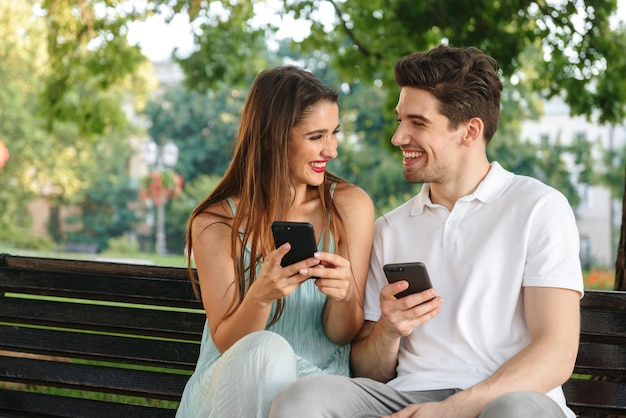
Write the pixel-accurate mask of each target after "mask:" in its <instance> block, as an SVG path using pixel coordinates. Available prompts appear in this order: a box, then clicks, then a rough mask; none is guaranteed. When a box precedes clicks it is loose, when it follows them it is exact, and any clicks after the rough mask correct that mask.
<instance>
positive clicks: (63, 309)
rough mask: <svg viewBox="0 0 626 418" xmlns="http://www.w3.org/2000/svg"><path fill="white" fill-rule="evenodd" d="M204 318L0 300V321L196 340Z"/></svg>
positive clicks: (39, 301)
mask: <svg viewBox="0 0 626 418" xmlns="http://www.w3.org/2000/svg"><path fill="white" fill-rule="evenodd" d="M205 319H206V316H205V315H204V314H203V313H201V312H198V313H195V312H172V311H160V310H152V309H139V308H126V307H117V306H99V305H90V304H81V303H65V302H61V301H59V302H57V301H47V300H28V301H25V300H23V299H19V298H15V299H14V298H6V297H5V298H3V299H0V322H9V323H17V324H30V325H38V326H49V327H59V328H71V329H77V330H89V331H98V332H111V333H120V334H131V335H142V336H149V337H162V338H177V339H190V340H197V339H198V338H200V336H201V334H202V327H203V326H204V321H205Z"/></svg>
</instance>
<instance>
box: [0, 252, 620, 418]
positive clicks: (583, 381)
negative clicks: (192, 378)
mask: <svg viewBox="0 0 626 418" xmlns="http://www.w3.org/2000/svg"><path fill="white" fill-rule="evenodd" d="M581 306H582V330H581V343H580V351H579V355H578V359H577V362H576V369H575V373H576V374H575V375H574V376H572V379H570V380H569V381H568V382H567V383H566V384H565V385H564V389H565V393H566V398H567V399H568V403H569V404H570V406H571V408H572V409H573V410H574V411H575V412H576V413H577V414H579V415H580V416H581V417H608V416H626V383H625V378H626V292H611V291H591V290H590V291H587V294H586V296H585V297H584V298H583V299H582V305H581ZM204 320H205V316H204V313H203V311H202V309H201V305H200V304H199V303H198V302H197V301H196V300H195V298H194V295H193V292H192V290H191V286H190V284H189V280H188V278H187V271H186V269H184V268H180V267H155V266H146V265H133V264H116V263H107V262H94V261H74V260H58V259H45V258H36V257H20V256H11V255H0V417H27V416H28V417H30V416H36V417H92V418H98V417H107V418H109V417H120V418H125V417H173V416H174V415H175V409H176V407H177V405H178V401H179V400H180V396H181V394H182V390H183V388H184V385H185V383H186V381H187V379H188V378H189V375H190V374H191V372H192V371H193V369H194V366H195V362H196V360H197V356H198V352H199V341H200V338H201V334H202V327H203V324H204Z"/></svg>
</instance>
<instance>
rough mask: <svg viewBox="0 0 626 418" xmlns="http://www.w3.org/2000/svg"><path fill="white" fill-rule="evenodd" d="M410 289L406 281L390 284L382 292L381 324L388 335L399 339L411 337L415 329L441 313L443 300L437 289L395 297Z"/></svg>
mask: <svg viewBox="0 0 626 418" xmlns="http://www.w3.org/2000/svg"><path fill="white" fill-rule="evenodd" d="M408 287H409V284H408V282H407V281H405V280H401V281H399V282H395V283H391V284H388V285H387V286H385V287H383V289H382V290H381V292H380V309H381V317H380V319H379V321H378V322H379V324H380V325H381V326H382V327H383V329H384V331H385V332H386V333H390V334H395V335H396V336H398V337H406V336H407V335H411V333H412V332H413V329H415V328H416V327H418V326H420V325H422V324H423V323H425V322H426V321H429V320H431V319H432V318H434V317H435V316H437V314H438V313H439V312H440V311H441V304H442V303H443V299H442V298H441V297H440V296H437V291H436V290H435V289H427V290H424V291H423V292H420V293H415V294H412V295H408V296H405V297H403V298H400V299H397V298H396V297H395V295H396V294H397V293H399V292H401V291H403V290H405V289H407V288H408Z"/></svg>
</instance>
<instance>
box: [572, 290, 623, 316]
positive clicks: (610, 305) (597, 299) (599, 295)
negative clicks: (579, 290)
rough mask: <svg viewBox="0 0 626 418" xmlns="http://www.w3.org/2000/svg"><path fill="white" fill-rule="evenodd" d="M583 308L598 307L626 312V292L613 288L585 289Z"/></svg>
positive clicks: (603, 309)
mask: <svg viewBox="0 0 626 418" xmlns="http://www.w3.org/2000/svg"><path fill="white" fill-rule="evenodd" d="M580 306H581V307H582V309H583V310H588V309H598V310H601V311H616V312H623V313H626V292H624V291H613V290H585V296H584V297H583V298H582V299H581V300H580Z"/></svg>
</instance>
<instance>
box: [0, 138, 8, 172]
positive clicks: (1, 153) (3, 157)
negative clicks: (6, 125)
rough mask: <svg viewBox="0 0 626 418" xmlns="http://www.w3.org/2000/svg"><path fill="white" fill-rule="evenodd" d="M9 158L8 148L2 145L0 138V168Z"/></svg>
mask: <svg viewBox="0 0 626 418" xmlns="http://www.w3.org/2000/svg"><path fill="white" fill-rule="evenodd" d="M8 159H9V149H8V148H7V147H6V145H4V142H2V140H1V139H0V168H2V167H4V165H5V164H6V162H7V160H8Z"/></svg>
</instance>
